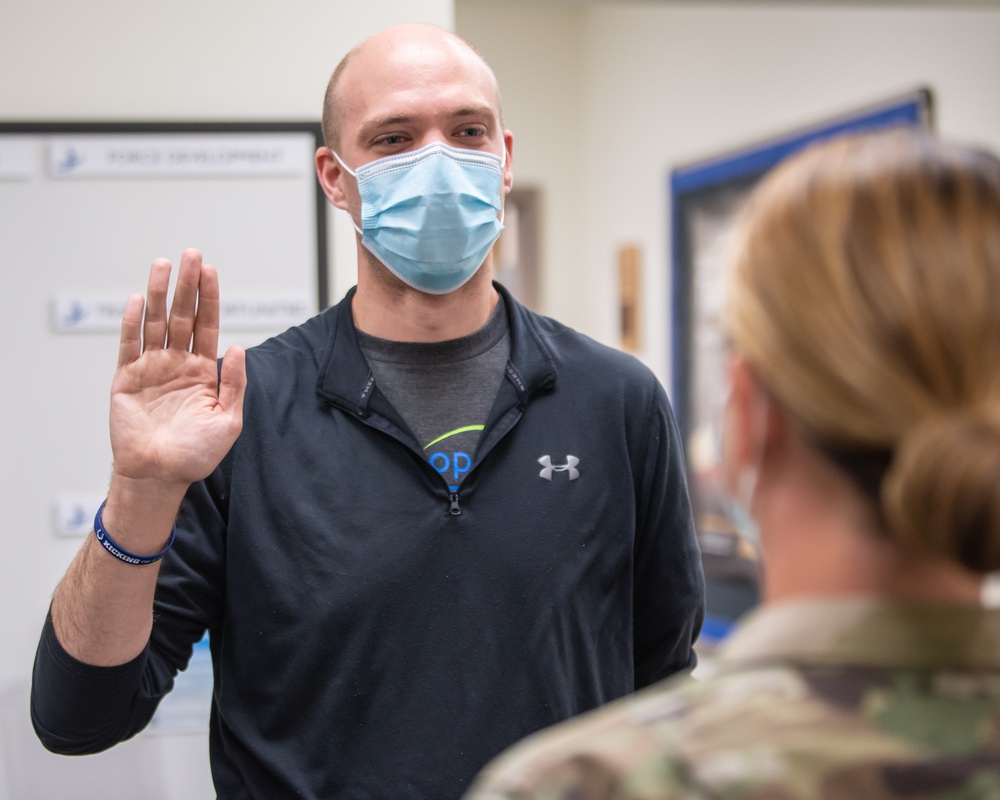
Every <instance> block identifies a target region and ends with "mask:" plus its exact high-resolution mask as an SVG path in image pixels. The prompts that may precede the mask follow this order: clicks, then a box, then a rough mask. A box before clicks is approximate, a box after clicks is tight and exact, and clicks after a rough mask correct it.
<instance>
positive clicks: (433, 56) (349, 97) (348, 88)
mask: <svg viewBox="0 0 1000 800" xmlns="http://www.w3.org/2000/svg"><path fill="white" fill-rule="evenodd" d="M428 27H429V26H428ZM394 33H395V35H392V34H394ZM338 94H339V95H340V100H341V102H342V103H343V104H344V107H345V110H347V109H350V110H351V111H354V112H359V111H362V110H363V109H370V108H371V107H372V106H377V105H380V104H381V103H380V101H390V100H391V99H392V98H399V99H402V100H406V99H409V98H411V97H413V98H417V99H419V98H420V97H421V96H422V95H424V94H427V95H431V94H433V95H434V96H436V97H439V98H442V99H443V100H446V101H447V102H449V103H450V104H452V105H454V106H455V108H456V109H457V108H458V107H459V106H461V105H467V106H482V105H488V106H492V107H493V108H495V109H496V110H497V111H498V110H499V109H498V106H499V94H498V91H497V87H496V78H495V77H494V76H493V72H492V70H491V69H490V68H489V66H488V65H487V64H486V62H485V61H483V60H482V58H481V57H480V56H479V54H478V53H476V52H475V51H474V50H473V49H472V48H471V47H470V46H469V45H468V44H467V43H465V42H464V41H462V40H461V39H459V38H458V37H456V36H454V35H451V34H448V33H447V32H445V31H438V30H436V29H431V30H430V32H424V31H421V30H420V29H419V28H418V33H417V34H414V33H413V32H412V31H406V32H398V33H397V32H395V31H394V30H393V29H390V31H388V32H383V35H382V36H379V35H377V36H375V37H372V38H371V39H369V40H367V41H366V42H363V43H362V44H361V45H359V46H358V48H357V50H356V52H355V53H353V54H352V57H351V61H350V63H349V64H348V65H347V67H346V69H345V70H344V73H343V75H342V76H341V80H340V86H339V92H338ZM449 96H450V99H449ZM379 113H389V110H388V109H386V110H384V111H382V112H379Z"/></svg>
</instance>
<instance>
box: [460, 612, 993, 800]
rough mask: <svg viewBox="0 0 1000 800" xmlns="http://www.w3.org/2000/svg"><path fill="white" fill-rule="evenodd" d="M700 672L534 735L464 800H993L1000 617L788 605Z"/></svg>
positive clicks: (747, 626)
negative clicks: (880, 799)
mask: <svg viewBox="0 0 1000 800" xmlns="http://www.w3.org/2000/svg"><path fill="white" fill-rule="evenodd" d="M708 669H709V670H710V673H711V674H710V675H708V676H706V677H705V678H704V679H702V678H701V677H700V676H699V678H698V679H691V678H683V679H670V680H667V681H664V682H662V683H659V684H657V685H655V686H652V687H650V688H648V689H646V690H644V691H642V692H640V693H638V694H636V695H633V696H632V697H630V698H625V699H623V700H619V701H617V702H615V703H613V704H611V705H608V706H605V707H604V708H603V709H600V710H598V711H595V712H591V713H590V714H587V715H584V716H582V717H578V718H577V719H576V720H573V721H571V722H569V723H565V724H562V725H558V726H556V727H555V728H550V729H549V730H547V731H543V732H542V733H539V734H536V735H535V736H533V737H531V738H529V739H528V740H526V741H525V742H524V743H522V744H519V745H517V746H516V747H515V748H513V749H512V750H510V751H508V752H507V753H505V754H504V755H503V756H501V757H500V758H498V759H496V760H495V761H494V762H493V763H491V764H490V765H489V766H488V767H487V769H486V770H485V771H484V772H483V774H482V775H481V776H480V777H479V778H478V779H477V783H476V784H475V786H474V787H473V789H472V790H471V791H470V793H469V794H468V795H466V798H467V800H514V798H517V799H518V800H529V799H530V800H556V799H557V798H559V800H597V798H607V799H608V800H610V799H611V798H617V799H620V800H625V798H631V799H632V800H640V799H641V800H654V799H655V800H663V799H664V798H704V797H712V798H719V799H720V800H736V799H737V798H741V799H746V800H749V799H750V798H753V800H759V799H762V798H779V799H781V800H785V798H788V800H791V799H792V798H819V799H820V800H825V799H826V798H829V799H830V800H833V799H834V798H838V799H839V798H844V799H845V800H848V799H851V798H871V797H889V798H907V799H908V800H918V799H921V798H937V800H946V799H947V800H965V799H966V798H969V799H971V798H997V799H998V800H1000V611H995V610H986V609H979V608H971V607H958V606H929V605H905V604H898V603H888V602H884V601H878V600H875V599H862V598H853V599H846V600H822V601H819V600H817V601H809V602H796V603H783V604H779V605H775V606H769V607H767V608H766V609H760V610H757V611H755V612H753V613H752V614H751V615H750V616H749V617H748V619H747V621H746V622H745V623H744V624H743V625H742V626H741V627H740V629H739V630H738V631H737V632H736V633H735V634H734V635H733V636H732V637H731V638H730V640H729V641H728V642H727V643H726V644H724V645H723V646H722V647H721V648H720V650H719V651H718V652H717V654H716V655H715V656H714V658H713V660H712V663H711V664H710V665H708Z"/></svg>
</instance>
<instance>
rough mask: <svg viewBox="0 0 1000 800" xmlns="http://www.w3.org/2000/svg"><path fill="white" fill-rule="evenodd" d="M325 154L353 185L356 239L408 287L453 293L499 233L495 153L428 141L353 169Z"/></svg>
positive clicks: (499, 168) (499, 179)
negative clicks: (356, 202)
mask: <svg viewBox="0 0 1000 800" xmlns="http://www.w3.org/2000/svg"><path fill="white" fill-rule="evenodd" d="M333 155H334V158H336V159H337V161H338V162H339V163H340V165H341V166H342V167H343V168H344V169H345V170H347V172H348V173H350V174H351V175H353V176H354V177H355V178H356V179H357V182H358V192H359V194H360V195H361V227H360V228H358V226H357V225H355V226H354V227H355V230H357V231H358V233H360V234H361V244H362V245H363V246H364V247H366V248H367V249H368V250H369V251H370V252H371V253H373V254H374V255H375V257H376V258H378V260H379V261H381V262H382V263H383V264H385V266H386V267H387V268H388V269H389V270H390V271H391V272H392V273H393V274H394V275H396V277H398V278H399V279H400V280H401V281H403V282H404V283H406V284H408V285H409V286H412V287H413V288H414V289H418V290H420V291H422V292H426V293H428V294H448V293H449V292H453V291H455V290H456V289H458V288H459V287H460V286H462V285H463V284H464V283H465V282H466V281H468V280H469V279H470V278H471V277H472V276H473V275H474V274H475V273H476V271H477V270H478V269H479V267H480V266H481V265H482V263H483V261H484V260H485V259H486V255H487V254H488V253H489V251H490V248H491V247H493V243H494V242H496V240H497V237H498V236H499V235H500V231H502V230H503V222H502V216H501V211H502V208H503V195H502V192H503V168H504V159H502V158H501V157H500V156H496V155H493V154H492V153H484V152H481V151H478V150H463V149H460V148H457V147H451V146H449V145H447V144H444V143H443V142H435V143H433V144H429V145H427V146H426V147H422V148H420V149H419V150H414V151H412V152H408V153H399V154H397V155H391V156H387V157H385V158H380V159H378V160H376V161H372V162H370V163H368V164H365V165H364V166H362V167H359V168H358V170H357V171H356V172H355V171H353V170H351V168H350V167H348V166H347V165H346V164H345V163H344V162H343V160H342V159H341V158H340V156H339V155H337V154H336V153H334V154H333ZM504 155H505V156H506V151H505V153H504Z"/></svg>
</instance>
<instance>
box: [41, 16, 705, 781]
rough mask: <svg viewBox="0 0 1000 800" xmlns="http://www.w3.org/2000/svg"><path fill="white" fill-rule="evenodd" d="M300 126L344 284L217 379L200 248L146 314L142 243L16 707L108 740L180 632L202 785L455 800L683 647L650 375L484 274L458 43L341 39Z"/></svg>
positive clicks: (667, 463) (669, 669)
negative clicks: (103, 497)
mask: <svg viewBox="0 0 1000 800" xmlns="http://www.w3.org/2000/svg"><path fill="white" fill-rule="evenodd" d="M324 133H325V138H326V144H327V146H326V147H322V148H320V149H319V151H318V152H317V157H316V163H317V171H318V175H319V180H320V182H321V184H322V186H323V189H324V191H325V192H326V194H327V196H328V198H329V199H330V201H331V202H332V203H333V204H334V205H335V206H336V207H338V208H341V209H343V210H345V211H346V212H347V213H349V214H350V216H351V219H352V221H353V223H354V226H355V228H356V229H357V231H358V242H359V247H358V285H357V287H356V288H355V289H352V290H351V291H350V292H349V293H348V294H347V296H346V297H345V298H344V300H343V301H341V302H340V303H339V304H337V305H336V306H333V307H332V308H329V309H327V310H326V311H323V312H322V313H320V314H319V315H317V316H316V317H314V318H313V319H311V320H309V321H308V322H306V323H304V324H303V325H301V326H298V327H296V328H293V329H291V330H289V331H287V332H286V333H284V334H282V335H280V336H277V337H275V338H273V339H271V340H269V341H267V342H265V343H263V344H262V345H260V346H258V347H255V348H251V349H250V350H249V351H247V353H246V360H245V369H244V354H243V353H242V351H240V350H239V349H235V350H233V351H231V352H230V353H228V354H227V355H226V357H225V358H224V359H223V362H222V365H221V371H220V372H219V373H218V384H217V383H216V380H217V379H216V365H215V360H214V356H215V352H214V351H215V347H216V343H217V328H218V319H217V317H218V311H217V309H218V289H217V282H216V278H215V273H214V270H212V269H211V268H210V267H207V266H202V265H201V259H200V255H199V254H198V253H196V252H195V251H186V252H185V254H184V256H183V257H182V259H181V265H180V271H179V272H180V274H179V276H178V289H177V290H176V292H175V300H174V304H173V306H172V309H171V312H170V315H169V317H167V315H166V308H165V305H166V304H165V299H164V298H165V295H166V286H167V275H166V273H167V271H168V265H167V264H166V263H164V262H156V263H154V265H153V270H152V273H151V278H150V288H149V295H148V300H147V307H146V314H145V322H143V323H140V317H141V310H142V307H141V304H140V302H139V300H138V298H137V299H135V300H132V301H130V303H129V306H128V310H127V312H126V315H125V320H124V323H123V330H122V342H123V344H122V357H121V359H120V363H119V371H118V373H117V375H116V378H115V384H114V390H113V397H112V416H111V428H112V442H113V446H114V453H115V467H114V474H113V476H112V480H111V488H110V490H109V497H108V501H107V504H106V505H105V506H103V509H102V511H101V512H100V513H99V514H98V518H97V520H95V532H96V535H95V536H94V537H91V539H90V540H89V541H88V542H87V544H86V545H85V547H84V548H83V550H82V551H81V554H80V556H79V557H78V559H77V560H76V561H75V562H74V564H73V566H72V567H71V568H70V570H69V572H68V574H67V576H66V578H65V579H64V580H63V582H62V583H61V584H60V586H59V588H58V589H57V591H56V594H55V596H54V598H53V602H52V610H51V615H50V619H49V621H48V622H47V624H46V627H45V630H44V632H43V636H42V641H41V643H40V646H39V651H38V657H37V659H36V668H35V681H34V687H33V700H32V717H33V720H34V722H35V726H36V730H37V731H38V732H39V735H40V737H41V738H42V741H43V742H44V743H45V744H46V746H48V747H50V748H51V749H54V750H57V751H60V752H73V753H81V752H95V751H98V750H101V749H104V748H106V747H109V746H111V745H113V744H114V743H115V742H117V741H120V740H122V739H124V738H128V737H129V736H131V735H133V734H134V733H136V732H137V731H139V730H141V729H142V727H143V726H144V725H145V724H146V723H147V722H148V721H149V719H150V717H151V716H152V714H153V712H154V710H155V708H156V705H157V703H158V702H159V700H160V699H161V698H162V696H163V695H164V694H166V692H168V691H169V690H170V688H171V686H172V683H173V678H174V676H175V674H176V672H177V670H178V669H182V668H183V667H184V666H185V665H186V663H187V660H188V659H189V658H190V654H191V648H192V646H193V645H194V643H195V642H197V641H198V640H199V639H200V638H201V636H202V635H203V633H204V632H205V631H206V630H208V632H209V635H210V643H211V651H212V658H213V669H214V674H215V689H214V694H213V701H212V702H213V706H212V720H211V745H212V748H211V758H212V770H213V777H214V780H215V784H216V788H217V791H218V793H219V796H220V797H223V798H237V797H238V798H244V797H248V798H249V797H253V798H276V797H291V796H296V797H306V798H334V797H345V798H346V797H350V798H425V799H426V800H442V799H443V798H452V797H458V796H459V795H460V794H461V793H462V791H463V790H464V789H465V788H466V787H467V786H468V784H469V781H470V780H471V778H472V777H473V775H474V774H475V773H476V771H477V770H478V769H479V768H480V767H481V766H482V765H483V764H484V763H485V762H486V761H487V760H488V759H489V758H491V757H492V756H494V755H495V754H496V753H498V752H499V751H500V750H501V749H503V748H504V747H505V746H506V745H508V744H510V743H512V742H513V741H515V740H517V739H519V738H521V737H522V736H524V735H526V734H528V733H530V732H532V731H534V730H537V729H539V728H541V727H544V726H547V725H550V724H552V723H555V722H557V721H560V720H562V719H566V718H568V717H570V716H573V715H575V714H578V713H580V712H582V711H584V710H587V709H590V708H593V707H595V706H597V705H600V704H602V703H604V702H606V701H608V700H610V699H612V698H615V697H619V696H621V695H624V694H627V693H629V692H631V691H633V690H634V689H635V688H637V687H639V686H644V685H647V684H649V683H651V682H653V681H656V680H658V679H659V678H662V677H664V676H666V675H668V674H671V673H674V672H677V671H682V670H686V669H690V667H691V666H692V665H693V663H694V655H693V651H692V644H693V642H694V640H695V638H696V637H697V634H698V631H699V629H700V624H701V615H702V595H703V580H702V572H701V562H700V556H699V553H698V550H697V546H696V542H695V536H694V530H693V524H692V520H691V512H690V507H689V502H688V496H687V489H686V481H685V476H684V471H683V458H682V455H681V450H680V442H679V439H678V435H677V432H676V429H675V426H674V422H673V419H672V416H671V412H670V408H669V404H668V402H667V399H666V395H665V393H664V391H663V388H662V386H661V385H660V384H659V383H658V382H657V380H656V379H655V377H654V376H653V375H652V373H651V372H650V371H649V370H648V369H646V368H645V367H643V366H642V365H641V364H639V363H638V362H637V361H636V360H635V359H633V358H631V357H629V356H626V355H624V354H622V353H620V352H617V351H615V350H612V349H610V348H606V347H603V346H601V345H598V344H596V343H595V342H593V341H591V340H590V339H588V338H586V337H584V336H582V335H580V334H578V333H576V332H574V331H571V330H569V329H568V328H566V327H564V326H562V325H560V324H559V323H557V322H555V321H553V320H550V319H547V318H544V317H541V316H539V315H537V314H534V313H532V312H530V311H528V310H527V309H525V308H524V307H523V306H521V305H520V304H519V303H518V302H517V301H516V300H515V299H514V298H513V297H511V296H510V295H509V294H508V293H507V292H506V290H504V289H503V288H502V287H501V286H499V285H498V284H495V283H493V281H492V272H493V264H492V255H491V251H492V246H493V244H494V242H495V241H496V238H497V237H498V236H499V233H500V231H501V230H502V227H503V226H502V220H503V203H504V198H505V196H506V194H507V192H508V191H509V190H510V187H511V182H512V175H513V172H512V163H513V137H512V135H511V134H510V132H509V131H506V130H505V129H504V127H503V123H502V115H501V110H500V98H499V92H498V90H497V85H496V79H495V77H494V76H493V73H492V71H491V70H490V68H489V67H488V66H487V65H486V63H485V62H484V61H483V59H482V57H481V56H480V55H479V54H478V53H477V52H476V51H475V50H474V49H472V48H471V47H470V46H469V45H468V43H466V42H465V41H463V40H462V39H460V38H459V37H457V36H455V35H454V34H452V33H449V32H447V31H443V30H441V29H439V28H435V27H433V26H429V25H419V24H406V25H399V26H395V27H393V28H389V29H387V30H385V31H382V32H381V33H378V34H376V35H375V36H373V37H371V38H370V39H368V40H366V41H365V42H362V43H361V44H360V45H358V46H357V47H356V48H354V49H353V50H352V51H351V52H350V53H349V54H348V55H347V56H346V57H345V58H344V60H343V61H342V62H341V64H340V65H339V66H338V68H337V70H336V71H335V72H334V74H333V76H332V78H331V80H330V84H329V87H328V90H327V96H326V102H325V107H324ZM196 308H197V312H196V311H195V309H196ZM140 330H141V332H142V344H141V345H140V342H139V334H140ZM189 343H190V344H189ZM216 385H218V392H216ZM244 386H245V387H246V388H245V395H244ZM241 408H242V411H243V420H244V422H243V424H242V431H240V409H241ZM175 520H176V536H175V537H174V536H173V535H172V533H171V531H172V530H173V528H172V526H173V525H174V523H175ZM164 551H166V552H165V553H164ZM161 555H162V558H161V559H159V560H156V561H153V560H152V559H155V558H157V557H158V556H161ZM130 559H131V560H130ZM147 562H149V563H147ZM154 591H155V596H154Z"/></svg>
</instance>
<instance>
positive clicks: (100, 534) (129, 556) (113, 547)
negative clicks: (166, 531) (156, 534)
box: [94, 500, 177, 567]
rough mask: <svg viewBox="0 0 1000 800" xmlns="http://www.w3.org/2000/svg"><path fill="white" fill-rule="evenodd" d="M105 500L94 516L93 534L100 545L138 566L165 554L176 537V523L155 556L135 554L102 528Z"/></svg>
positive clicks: (121, 558)
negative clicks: (161, 548) (166, 540)
mask: <svg viewBox="0 0 1000 800" xmlns="http://www.w3.org/2000/svg"><path fill="white" fill-rule="evenodd" d="M107 502H108V501H107V500H105V501H104V502H103V503H101V507H100V508H99V509H97V514H96V515H95V517H94V535H95V536H96V537H97V541H99V542H100V543H101V547H103V548H104V549H105V550H107V551H108V552H109V553H111V555H113V556H114V557H115V558H117V559H118V560H119V561H124V562H125V563H126V564H135V565H136V566H139V567H141V566H145V565H146V564H153V563H155V562H157V561H159V560H160V559H161V558H163V557H164V556H165V555H166V554H167V551H168V550H170V548H171V547H173V546H174V539H175V538H177V526H176V525H174V527H173V530H171V531H170V541H169V542H167V546H166V547H164V548H163V550H162V552H159V553H157V554H156V555H155V556H137V555H135V554H134V553H130V552H129V551H128V550H126V549H125V548H123V547H121V546H119V545H118V544H117V543H116V542H115V540H114V539H112V538H111V537H110V536H109V535H108V532H107V531H106V530H105V528H104V520H103V518H102V517H101V513H102V512H103V511H104V506H105V505H107Z"/></svg>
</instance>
